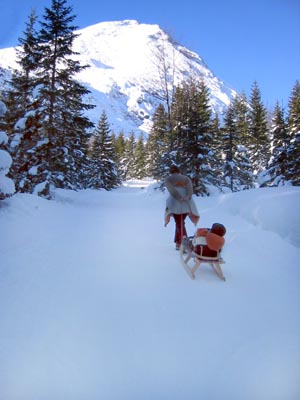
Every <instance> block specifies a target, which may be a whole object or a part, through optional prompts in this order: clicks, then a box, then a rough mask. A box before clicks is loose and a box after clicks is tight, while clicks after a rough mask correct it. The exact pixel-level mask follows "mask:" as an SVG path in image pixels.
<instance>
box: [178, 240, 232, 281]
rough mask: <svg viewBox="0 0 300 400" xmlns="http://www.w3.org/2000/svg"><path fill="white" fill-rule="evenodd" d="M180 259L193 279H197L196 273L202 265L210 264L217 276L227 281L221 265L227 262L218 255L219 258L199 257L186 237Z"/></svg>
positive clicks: (181, 247) (182, 244) (181, 248)
mask: <svg viewBox="0 0 300 400" xmlns="http://www.w3.org/2000/svg"><path fill="white" fill-rule="evenodd" d="M180 258H181V261H182V264H183V266H184V269H185V270H186V272H187V274H188V275H189V277H190V278H191V279H195V277H196V275H195V274H196V271H197V269H198V268H199V267H200V265H201V264H209V265H210V266H211V268H212V270H213V271H214V272H215V273H216V274H217V276H218V277H219V278H220V279H221V280H222V281H225V276H224V274H223V271H222V268H221V264H224V263H225V261H224V260H223V258H222V257H221V256H220V254H218V256H217V257H204V256H199V255H198V254H197V253H195V252H194V251H193V246H192V244H191V242H190V240H189V238H187V237H184V238H183V240H182V243H181V246H180Z"/></svg>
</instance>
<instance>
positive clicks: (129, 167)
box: [124, 132, 136, 179]
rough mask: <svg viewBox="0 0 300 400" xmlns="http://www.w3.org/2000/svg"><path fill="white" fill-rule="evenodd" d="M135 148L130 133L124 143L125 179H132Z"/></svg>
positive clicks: (133, 137)
mask: <svg viewBox="0 0 300 400" xmlns="http://www.w3.org/2000/svg"><path fill="white" fill-rule="evenodd" d="M135 146H136V140H135V135H134V132H130V134H129V137H128V138H127V139H126V142H125V155H124V166H125V179H132V178H134V177H135V176H134V163H135V157H134V153H135Z"/></svg>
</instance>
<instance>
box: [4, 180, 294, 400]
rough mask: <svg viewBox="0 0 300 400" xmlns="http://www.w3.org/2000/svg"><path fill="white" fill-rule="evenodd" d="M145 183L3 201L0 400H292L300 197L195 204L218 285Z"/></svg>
mask: <svg viewBox="0 0 300 400" xmlns="http://www.w3.org/2000/svg"><path fill="white" fill-rule="evenodd" d="M148 183H149V182H146V183H145V182H142V183H139V182H134V183H133V184H132V185H130V184H129V185H126V186H124V187H122V188H119V189H117V190H114V191H111V192H106V191H82V192H77V193H76V192H71V191H63V190H57V191H56V200H55V201H47V200H44V199H41V198H39V197H36V196H33V195H25V194H23V195H20V194H18V195H15V196H13V197H12V198H10V199H8V200H5V201H3V202H2V203H1V205H0V235H1V240H0V254H1V266H0V399H1V400H100V399H103V400H127V399H128V400H186V399H187V400H202V399H203V400H298V399H299V398H300V379H299V377H300V290H299V283H300V262H299V260H300V215H299V204H300V188H295V187H286V188H268V189H267V188H266V189H255V190H251V191H244V192H240V193H235V194H226V195H214V196H211V197H207V198H195V201H196V203H197V206H198V208H199V211H200V213H201V219H200V222H199V223H198V227H200V226H203V227H210V226H211V224H212V223H213V222H221V223H223V224H224V225H225V226H226V228H227V234H226V237H225V239H226V244H225V247H224V250H223V257H224V259H225V260H226V264H225V265H224V266H223V272H224V275H225V276H226V282H222V281H221V280H220V279H218V277H217V276H216V275H215V274H213V273H212V271H211V269H209V267H201V268H200V269H199V271H198V273H197V277H196V279H195V280H194V281H193V280H191V279H190V278H189V277H188V275H187V274H186V272H185V270H184V268H183V267H182V265H181V263H180V259H179V254H178V252H176V251H175V249H174V245H173V233H174V232H173V231H174V223H173V221H171V222H170V224H169V225H168V226H167V227H166V228H164V226H163V222H164V221H163V216H164V205H165V200H166V196H167V195H166V193H162V192H160V191H158V190H154V186H153V185H152V184H150V185H149V186H148ZM139 185H140V186H142V187H143V188H141V187H139ZM187 227H188V231H189V234H193V233H194V230H195V227H194V226H193V225H192V224H191V223H190V222H188V224H187Z"/></svg>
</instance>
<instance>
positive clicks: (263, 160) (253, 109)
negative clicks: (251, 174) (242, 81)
mask: <svg viewBox="0 0 300 400" xmlns="http://www.w3.org/2000/svg"><path fill="white" fill-rule="evenodd" d="M249 123H250V126H249V144H247V147H248V149H249V150H250V157H251V159H250V161H251V163H252V166H253V169H254V171H255V173H256V174H257V175H258V174H259V173H260V172H262V171H263V170H264V169H266V168H267V165H268V161H269V159H270V138H269V136H268V128H267V111H266V108H265V106H264V105H263V102H262V100H261V93H260V89H259V87H258V84H257V82H256V81H255V82H254V84H253V85H252V90H251V96H250V111H249Z"/></svg>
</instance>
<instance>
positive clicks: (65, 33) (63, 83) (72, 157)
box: [38, 0, 94, 196]
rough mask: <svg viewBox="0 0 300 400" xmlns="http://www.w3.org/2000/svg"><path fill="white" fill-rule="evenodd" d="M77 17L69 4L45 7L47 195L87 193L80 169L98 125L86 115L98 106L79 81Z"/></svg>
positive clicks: (61, 1) (42, 88) (42, 71)
mask: <svg viewBox="0 0 300 400" xmlns="http://www.w3.org/2000/svg"><path fill="white" fill-rule="evenodd" d="M74 19H75V15H73V14H72V7H69V6H67V5H66V0H52V5H51V8H45V14H44V20H43V21H42V22H41V30H40V32H39V37H38V40H39V43H40V46H41V54H42V56H41V59H40V68H39V70H38V79H39V82H40V85H39V87H38V89H39V93H38V98H39V102H40V105H41V107H40V109H39V112H40V115H41V123H42V125H43V130H44V132H45V136H46V138H47V140H48V144H47V156H46V157H47V168H45V173H46V174H47V178H46V180H45V186H44V190H43V191H42V192H41V193H42V194H43V195H46V196H49V193H50V186H51V185H53V186H56V187H63V188H71V189H76V188H81V187H82V184H81V182H80V170H79V169H78V168H79V166H81V165H82V163H87V162H88V160H87V158H86V154H85V152H82V151H81V150H82V146H83V145H84V144H85V143H86V133H87V130H88V129H90V128H91V127H92V126H93V124H92V123H91V122H90V121H89V120H88V118H86V117H85V116H84V111H86V110H88V109H90V108H93V107H94V106H93V105H89V104H85V103H83V101H82V98H83V96H84V95H86V94H87V93H89V90H88V89H87V88H85V87H84V86H82V85H81V84H80V83H78V82H77V81H75V79H74V76H75V75H76V74H77V73H78V72H80V71H81V70H82V69H84V68H85V67H86V66H81V65H80V63H79V61H77V60H76V56H77V53H75V52H74V51H73V50H72V45H73V41H74V39H75V37H76V35H75V34H74V30H75V29H76V28H77V27H76V26H74V25H72V22H73V20H74Z"/></svg>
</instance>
